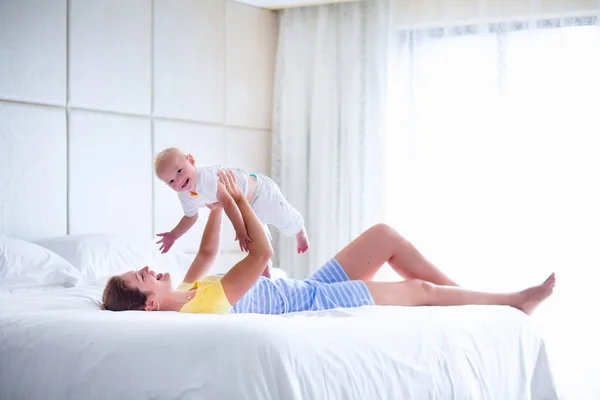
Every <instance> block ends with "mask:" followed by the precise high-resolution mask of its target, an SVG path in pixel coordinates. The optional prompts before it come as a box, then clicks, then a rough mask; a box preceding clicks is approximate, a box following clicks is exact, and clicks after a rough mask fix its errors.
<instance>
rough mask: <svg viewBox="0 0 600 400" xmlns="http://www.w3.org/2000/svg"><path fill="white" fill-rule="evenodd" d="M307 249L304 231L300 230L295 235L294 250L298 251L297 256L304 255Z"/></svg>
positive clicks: (306, 238)
mask: <svg viewBox="0 0 600 400" xmlns="http://www.w3.org/2000/svg"><path fill="white" fill-rule="evenodd" d="M309 247H310V246H309V244H308V237H307V236H306V229H304V228H302V230H301V231H300V232H298V234H297V235H296V248H297V250H298V254H302V253H306V252H307V251H308V249H309Z"/></svg>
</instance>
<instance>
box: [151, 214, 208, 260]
mask: <svg viewBox="0 0 600 400" xmlns="http://www.w3.org/2000/svg"><path fill="white" fill-rule="evenodd" d="M196 221H198V213H196V214H195V215H193V216H191V217H188V216H185V215H184V216H183V218H181V221H179V223H178V224H177V226H176V227H175V228H173V229H172V230H171V231H170V232H163V233H158V234H157V235H156V236H160V237H161V239H160V240H159V241H158V242H156V243H157V244H161V247H160V251H161V253H162V254H164V253H166V252H167V251H169V249H170V248H171V246H173V243H175V241H176V240H177V239H179V238H180V237H182V236H183V234H184V233H186V232H187V231H189V230H190V228H191V227H192V226H194V224H195V223H196Z"/></svg>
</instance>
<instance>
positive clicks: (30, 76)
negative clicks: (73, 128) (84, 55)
mask: <svg viewBox="0 0 600 400" xmlns="http://www.w3.org/2000/svg"><path fill="white" fill-rule="evenodd" d="M66 8H67V0H19V1H0V98H2V99H7V100H19V101H32V102H38V103H44V104H54V105H65V99H66V94H67V90H66V81H67V72H66V71H67V57H66V54H67V41H66V38H67V24H66V21H67V14H66V12H65V10H66Z"/></svg>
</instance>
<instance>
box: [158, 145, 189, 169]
mask: <svg viewBox="0 0 600 400" xmlns="http://www.w3.org/2000/svg"><path fill="white" fill-rule="evenodd" d="M171 156H176V157H183V158H185V153H184V152H183V151H181V150H180V149H178V148H177V147H168V148H166V149H164V150H163V151H161V152H160V153H158V154H157V155H156V158H155V159H154V173H158V169H159V168H160V166H161V165H162V163H163V162H164V161H165V160H167V159H168V158H170V157H171Z"/></svg>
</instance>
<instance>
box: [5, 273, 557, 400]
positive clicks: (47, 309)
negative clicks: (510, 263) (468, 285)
mask: <svg viewBox="0 0 600 400" xmlns="http://www.w3.org/2000/svg"><path fill="white" fill-rule="evenodd" d="M102 288H103V282H93V283H89V284H86V285H85V286H82V287H76V288H70V289H54V290H47V291H37V292H27V293H20V294H19V293H17V294H0V329H1V334H0V391H1V392H0V398H2V399H109V398H112V399H236V400H240V399H261V400H270V399H272V400H281V399H285V400H288V399H289V400H293V399H357V400H358V399H360V400H368V399H419V400H421V399H444V400H448V399H499V400H500V399H501V400H507V399H540V400H541V399H556V398H558V394H557V391H556V385H555V381H554V378H553V375H552V372H551V369H550V366H549V362H548V357H547V354H546V346H545V344H544V341H543V339H542V337H541V336H540V334H539V333H538V332H537V330H536V329H535V326H534V325H533V324H532V321H531V319H530V318H529V317H527V316H526V315H524V314H522V313H521V312H519V311H517V310H514V309H512V308H508V307H498V306H463V307H446V308H443V307H422V308H410V307H361V308H356V309H345V310H342V309H336V310H330V311H326V312H311V313H298V314H290V315H286V316H263V315H228V316H217V315H192V314H179V313H174V312H122V313H114V312H109V311H102V310H100V309H99V308H98V300H99V298H100V295H101V291H102Z"/></svg>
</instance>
